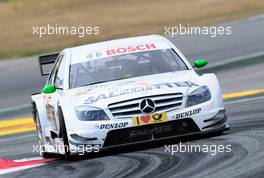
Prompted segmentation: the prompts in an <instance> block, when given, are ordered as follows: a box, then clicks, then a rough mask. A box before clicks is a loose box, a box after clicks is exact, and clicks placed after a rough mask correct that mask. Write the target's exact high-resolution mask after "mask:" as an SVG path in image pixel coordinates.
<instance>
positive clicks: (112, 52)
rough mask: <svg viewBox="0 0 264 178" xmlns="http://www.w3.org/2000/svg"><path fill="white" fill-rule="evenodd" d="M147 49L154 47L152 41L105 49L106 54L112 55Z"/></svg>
mask: <svg viewBox="0 0 264 178" xmlns="http://www.w3.org/2000/svg"><path fill="white" fill-rule="evenodd" d="M149 49H156V45H155V44H154V43H148V44H140V45H132V46H127V47H122V48H115V49H109V50H107V51H106V54H107V56H112V55H116V54H125V53H131V52H138V51H145V50H149Z"/></svg>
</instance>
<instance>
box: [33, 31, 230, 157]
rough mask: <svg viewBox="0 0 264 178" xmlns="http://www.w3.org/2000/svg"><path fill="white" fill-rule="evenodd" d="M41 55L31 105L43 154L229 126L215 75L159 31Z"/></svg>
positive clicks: (67, 153)
mask: <svg viewBox="0 0 264 178" xmlns="http://www.w3.org/2000/svg"><path fill="white" fill-rule="evenodd" d="M39 63H40V67H41V73H42V75H48V79H47V83H46V85H45V87H44V88H43V89H42V92H41V93H40V94H35V95H32V100H33V102H32V105H33V116H34V120H35V122H36V126H37V137H38V141H39V148H40V151H41V154H42V156H43V157H45V156H46V155H47V153H58V154H64V155H65V158H69V157H70V156H71V155H74V154H80V153H83V151H86V152H98V151H99V150H100V149H103V148H108V147H112V146H117V145H123V144H131V143H138V142H145V141H150V140H158V139H163V138H169V137H174V136H186V135H192V134H200V133H208V132H221V131H223V130H225V129H227V128H228V125H227V123H226V120H227V117H226V113H225V108H224V106H223V102H222V94H221V90H220V86H219V83H218V80H217V78H216V76H215V75H214V74H204V75H201V76H199V75H198V74H197V73H196V72H195V71H194V68H193V67H192V65H191V64H190V63H189V62H188V61H187V59H186V58H185V57H184V56H183V54H182V53H181V52H180V51H179V50H178V49H177V48H176V47H175V46H174V45H173V44H172V43H171V42H170V41H168V40H167V39H165V38H164V37H161V36H159V35H150V36H141V37H133V38H126V39H119V40H112V41H106V42H100V43H95V44H88V45H84V46H78V47H73V48H67V49H65V50H63V51H62V52H60V53H59V54H50V55H45V56H40V57H39ZM52 63H54V64H53V67H52V70H51V71H50V72H48V73H45V72H44V66H45V65H46V64H52ZM206 64H207V61H206V60H196V61H195V62H194V67H195V68H201V67H203V66H205V65H206Z"/></svg>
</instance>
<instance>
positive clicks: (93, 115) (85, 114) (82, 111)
mask: <svg viewBox="0 0 264 178" xmlns="http://www.w3.org/2000/svg"><path fill="white" fill-rule="evenodd" d="M75 112H76V115H77V118H78V119H79V120H81V121H98V120H109V118H108V116H107V115H106V114H105V112H104V111H103V110H102V109H99V108H96V107H91V106H77V107H76V108H75Z"/></svg>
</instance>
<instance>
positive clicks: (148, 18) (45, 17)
mask: <svg viewBox="0 0 264 178" xmlns="http://www.w3.org/2000/svg"><path fill="white" fill-rule="evenodd" d="M263 12H264V1H263V0H254V1H249V0H163V1H161V0H140V1H139V0H135V1H130V0H115V1H111V0H74V1H72V0H45V1H36V0H0V21H1V25H0V32H1V33H0V41H1V43H0V58H10V57H21V56H28V55H34V54H39V53H45V52H49V51H57V50H61V49H63V48H65V47H71V46H76V45H80V44H86V43H91V42H96V41H103V40H107V39H114V38H119V37H126V36H135V35H141V34H151V33H159V34H164V27H165V26H178V24H180V23H181V24H190V25H202V24H212V23H217V22H222V21H226V20H232V19H238V18H243V17H247V16H252V15H256V14H261V13H263ZM47 24H51V25H56V24H57V25H59V26H65V25H66V26H89V25H92V26H100V35H92V36H86V37H85V38H80V37H77V36H73V35H72V36H71V35H57V36H54V35H46V36H44V37H41V38H40V37H38V36H37V35H33V34H32V33H33V30H32V27H33V26H46V25H47Z"/></svg>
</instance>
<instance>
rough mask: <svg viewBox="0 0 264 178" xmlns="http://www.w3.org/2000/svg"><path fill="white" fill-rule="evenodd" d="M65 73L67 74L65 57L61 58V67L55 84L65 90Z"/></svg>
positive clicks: (57, 72)
mask: <svg viewBox="0 0 264 178" xmlns="http://www.w3.org/2000/svg"><path fill="white" fill-rule="evenodd" d="M64 72H65V60H64V56H61V58H60V65H59V66H58V68H57V71H56V76H55V82H54V84H55V86H56V87H58V88H63V82H64Z"/></svg>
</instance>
